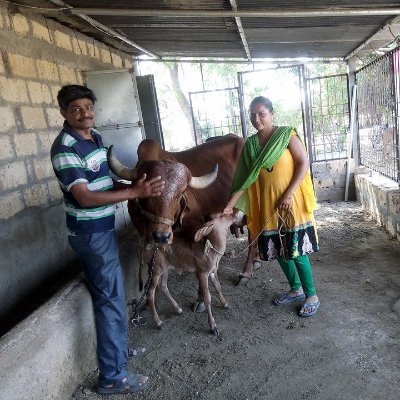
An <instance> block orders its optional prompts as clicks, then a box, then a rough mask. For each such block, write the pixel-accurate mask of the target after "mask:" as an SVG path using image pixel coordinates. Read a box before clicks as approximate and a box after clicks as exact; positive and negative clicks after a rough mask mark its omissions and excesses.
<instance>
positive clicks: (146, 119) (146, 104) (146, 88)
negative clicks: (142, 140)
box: [136, 75, 165, 148]
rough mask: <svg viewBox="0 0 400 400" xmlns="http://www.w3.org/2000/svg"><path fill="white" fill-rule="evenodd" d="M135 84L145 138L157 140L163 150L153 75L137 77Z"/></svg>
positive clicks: (162, 137)
mask: <svg viewBox="0 0 400 400" xmlns="http://www.w3.org/2000/svg"><path fill="white" fill-rule="evenodd" d="M136 84H137V89H138V93H139V99H140V108H141V110H142V116H143V126H144V132H145V135H146V138H148V139H149V138H151V139H155V140H157V141H158V142H159V143H160V144H161V147H162V148H165V146H164V136H163V132H162V127H161V118H160V112H159V109H158V101H157V92H156V87H155V83H154V75H143V76H137V77H136Z"/></svg>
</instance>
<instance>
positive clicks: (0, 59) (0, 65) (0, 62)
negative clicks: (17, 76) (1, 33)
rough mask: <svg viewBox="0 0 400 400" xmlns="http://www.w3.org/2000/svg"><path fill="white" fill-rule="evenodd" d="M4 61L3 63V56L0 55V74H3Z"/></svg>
mask: <svg viewBox="0 0 400 400" xmlns="http://www.w3.org/2000/svg"><path fill="white" fill-rule="evenodd" d="M4 72H5V70H4V63H3V57H1V56H0V74H4Z"/></svg>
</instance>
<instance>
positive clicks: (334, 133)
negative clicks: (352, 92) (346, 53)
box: [306, 74, 350, 161]
mask: <svg viewBox="0 0 400 400" xmlns="http://www.w3.org/2000/svg"><path fill="white" fill-rule="evenodd" d="M306 83H307V84H306V88H307V96H308V106H309V116H310V120H311V121H310V122H311V135H310V138H309V139H310V141H309V143H310V146H311V151H310V154H311V155H312V160H311V161H324V160H325V161H326V160H337V159H342V158H346V157H347V156H348V135H349V130H350V105H349V82H348V76H347V75H346V74H338V75H329V76H322V77H315V78H306Z"/></svg>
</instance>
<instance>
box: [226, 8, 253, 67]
mask: <svg viewBox="0 0 400 400" xmlns="http://www.w3.org/2000/svg"><path fill="white" fill-rule="evenodd" d="M229 2H230V3H231V7H232V10H233V11H236V12H237V4H236V0H229ZM235 22H236V25H237V28H238V31H239V35H240V39H241V40H242V45H243V48H244V51H245V52H246V55H247V60H248V61H251V53H250V49H249V45H248V43H247V40H246V35H245V34H244V30H243V26H242V21H241V19H240V17H235Z"/></svg>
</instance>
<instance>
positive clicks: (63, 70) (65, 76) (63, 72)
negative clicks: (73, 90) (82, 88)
mask: <svg viewBox="0 0 400 400" xmlns="http://www.w3.org/2000/svg"><path fill="white" fill-rule="evenodd" d="M58 71H59V73H60V78H61V82H62V83H63V84H64V85H65V84H71V83H73V84H75V83H76V75H75V70H74V69H73V68H71V67H68V66H66V65H59V66H58Z"/></svg>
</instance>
